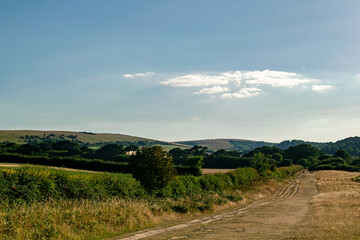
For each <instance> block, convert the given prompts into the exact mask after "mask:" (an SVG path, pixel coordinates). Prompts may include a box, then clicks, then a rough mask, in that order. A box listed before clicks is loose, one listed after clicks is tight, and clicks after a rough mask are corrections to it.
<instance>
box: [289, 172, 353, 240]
mask: <svg viewBox="0 0 360 240" xmlns="http://www.w3.org/2000/svg"><path fill="white" fill-rule="evenodd" d="M359 175H360V174H359V173H358V172H357V173H351V172H345V171H319V172H317V173H316V185H317V187H318V191H319V192H318V194H317V195H315V196H314V197H313V199H312V201H311V210H310V212H309V213H308V215H307V217H306V218H305V219H304V221H303V222H302V223H301V224H300V225H299V226H298V229H297V233H296V235H295V237H294V238H296V239H324V240H325V239H359V236H360V182H359V180H358V179H359V178H360V176H359Z"/></svg>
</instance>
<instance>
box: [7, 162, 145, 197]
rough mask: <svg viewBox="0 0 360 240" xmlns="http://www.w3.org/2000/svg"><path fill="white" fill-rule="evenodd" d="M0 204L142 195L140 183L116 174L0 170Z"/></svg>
mask: <svg viewBox="0 0 360 240" xmlns="http://www.w3.org/2000/svg"><path fill="white" fill-rule="evenodd" d="M0 186H1V187H0V199H1V200H2V201H3V202H8V203H13V202H19V201H20V202H21V201H24V202H27V203H29V202H34V201H46V200H49V199H105V198H108V197H115V196H118V197H124V198H136V197H140V196H143V195H144V190H143V188H142V187H141V186H140V182H138V181H136V180H135V179H134V178H132V177H130V176H125V175H120V174H109V173H99V174H79V173H67V172H63V171H55V170H51V171H49V170H47V171H45V170H41V169H37V168H18V169H16V170H1V171H0Z"/></svg>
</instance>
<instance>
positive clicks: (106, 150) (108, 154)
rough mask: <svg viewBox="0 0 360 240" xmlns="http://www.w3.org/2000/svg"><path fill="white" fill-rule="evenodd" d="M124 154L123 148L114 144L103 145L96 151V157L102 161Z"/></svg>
mask: <svg viewBox="0 0 360 240" xmlns="http://www.w3.org/2000/svg"><path fill="white" fill-rule="evenodd" d="M125 153H126V151H125V149H124V146H123V145H119V144H115V143H111V144H108V145H105V146H103V147H101V148H100V149H99V150H97V151H96V154H97V156H98V157H99V158H101V159H104V160H111V159H112V158H114V157H115V156H117V155H119V154H125Z"/></svg>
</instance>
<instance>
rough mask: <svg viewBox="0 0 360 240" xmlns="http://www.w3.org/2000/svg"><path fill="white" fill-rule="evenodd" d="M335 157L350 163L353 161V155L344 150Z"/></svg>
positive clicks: (335, 154) (336, 153)
mask: <svg viewBox="0 0 360 240" xmlns="http://www.w3.org/2000/svg"><path fill="white" fill-rule="evenodd" d="M334 157H341V158H342V159H344V160H345V161H347V162H348V161H349V160H350V159H351V155H350V154H349V153H348V152H347V151H345V150H343V149H339V150H337V151H336V152H335V153H334Z"/></svg>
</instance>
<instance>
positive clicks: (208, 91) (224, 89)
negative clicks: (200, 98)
mask: <svg viewBox="0 0 360 240" xmlns="http://www.w3.org/2000/svg"><path fill="white" fill-rule="evenodd" d="M229 91H230V89H229V88H227V87H221V86H214V87H211V88H204V89H201V90H200V91H198V92H194V94H214V93H222V92H229Z"/></svg>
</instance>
